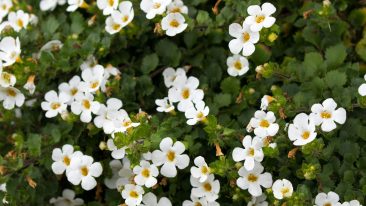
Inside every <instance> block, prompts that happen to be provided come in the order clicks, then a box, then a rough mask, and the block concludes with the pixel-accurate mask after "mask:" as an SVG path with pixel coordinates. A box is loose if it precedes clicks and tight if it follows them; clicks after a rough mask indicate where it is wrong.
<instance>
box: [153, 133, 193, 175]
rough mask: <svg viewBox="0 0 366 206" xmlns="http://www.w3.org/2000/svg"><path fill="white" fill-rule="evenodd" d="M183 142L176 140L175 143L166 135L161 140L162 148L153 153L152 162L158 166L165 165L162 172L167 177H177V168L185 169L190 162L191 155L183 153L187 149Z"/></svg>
mask: <svg viewBox="0 0 366 206" xmlns="http://www.w3.org/2000/svg"><path fill="white" fill-rule="evenodd" d="M185 149H186V148H185V146H184V144H183V143H181V142H179V141H176V142H175V143H174V145H173V140H172V139H171V138H170V137H166V138H164V139H163V140H161V142H160V150H155V151H154V152H153V153H152V162H153V163H154V164H155V165H156V166H160V165H163V166H162V168H161V170H160V173H161V174H162V175H164V176H165V177H175V176H176V175H177V168H176V167H178V168H179V169H184V168H186V167H187V166H188V164H189V157H188V155H186V154H182V153H183V152H184V151H185Z"/></svg>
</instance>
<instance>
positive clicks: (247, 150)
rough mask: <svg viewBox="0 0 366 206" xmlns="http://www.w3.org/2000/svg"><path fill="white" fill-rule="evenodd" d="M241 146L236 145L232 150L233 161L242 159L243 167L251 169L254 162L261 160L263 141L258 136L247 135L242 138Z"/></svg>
mask: <svg viewBox="0 0 366 206" xmlns="http://www.w3.org/2000/svg"><path fill="white" fill-rule="evenodd" d="M243 146H244V149H243V148H239V147H236V148H235V149H234V150H233V159H234V161H235V162H240V161H243V160H244V167H245V169H247V170H248V171H249V170H252V169H253V168H254V165H255V162H262V160H263V157H264V154H263V150H262V147H263V141H262V139H261V138H259V137H254V138H253V139H252V137H251V136H250V135H247V136H245V137H244V139H243Z"/></svg>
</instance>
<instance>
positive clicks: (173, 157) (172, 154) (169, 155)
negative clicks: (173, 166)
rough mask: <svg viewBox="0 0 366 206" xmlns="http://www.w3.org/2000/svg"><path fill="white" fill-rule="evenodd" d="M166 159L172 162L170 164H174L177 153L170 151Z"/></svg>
mask: <svg viewBox="0 0 366 206" xmlns="http://www.w3.org/2000/svg"><path fill="white" fill-rule="evenodd" d="M166 158H167V159H168V160H169V161H170V162H173V161H174V160H175V152H173V151H169V152H168V153H167V154H166Z"/></svg>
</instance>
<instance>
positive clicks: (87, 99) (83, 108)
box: [71, 93, 100, 123]
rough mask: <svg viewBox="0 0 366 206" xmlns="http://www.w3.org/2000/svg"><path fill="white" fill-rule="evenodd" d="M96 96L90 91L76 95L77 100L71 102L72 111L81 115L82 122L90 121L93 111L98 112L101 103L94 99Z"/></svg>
mask: <svg viewBox="0 0 366 206" xmlns="http://www.w3.org/2000/svg"><path fill="white" fill-rule="evenodd" d="M93 100H94V96H93V95H92V94H90V93H86V94H85V95H81V96H77V97H75V102H73V103H72V104H71V111H72V113H74V114H76V115H80V114H81V115H80V120H81V121H82V122H85V123H88V122H90V121H91V120H92V115H91V114H92V113H93V114H98V111H99V108H100V103H99V102H97V101H93Z"/></svg>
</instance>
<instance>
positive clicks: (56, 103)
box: [51, 102, 61, 110]
mask: <svg viewBox="0 0 366 206" xmlns="http://www.w3.org/2000/svg"><path fill="white" fill-rule="evenodd" d="M60 107H61V104H60V103H58V102H52V103H51V108H52V109H53V110H56V109H58V108H60Z"/></svg>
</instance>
